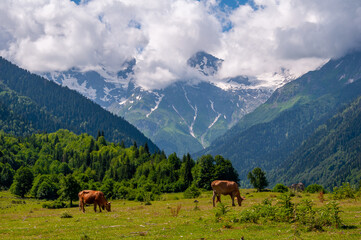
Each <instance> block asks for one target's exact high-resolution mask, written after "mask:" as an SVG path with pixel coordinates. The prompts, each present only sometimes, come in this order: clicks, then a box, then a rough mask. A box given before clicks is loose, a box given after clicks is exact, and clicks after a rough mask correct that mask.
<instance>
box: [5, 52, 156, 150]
mask: <svg viewBox="0 0 361 240" xmlns="http://www.w3.org/2000/svg"><path fill="white" fill-rule="evenodd" d="M0 111H1V112H2V113H3V114H1V117H0V129H3V130H4V131H6V132H9V133H13V134H16V135H24V134H30V133H33V132H35V131H41V132H53V131H56V130H57V129H60V128H65V129H69V130H71V131H73V132H75V133H77V134H80V133H88V134H90V135H92V136H97V134H98V132H99V131H100V132H104V136H105V137H106V139H107V140H108V141H112V142H121V141H124V143H125V145H127V146H130V145H132V144H133V142H134V141H136V142H137V143H138V144H140V145H144V144H145V143H148V146H149V148H150V150H151V151H152V152H154V151H157V150H159V149H158V148H157V146H156V145H155V144H153V143H152V142H151V141H150V140H149V139H148V138H146V137H145V136H144V135H143V134H142V133H141V132H140V131H139V130H138V129H137V128H135V127H134V126H133V125H131V124H129V123H128V122H127V121H125V120H124V119H123V118H121V117H118V116H115V115H114V114H112V113H110V112H108V111H106V110H104V109H103V108H101V107H100V106H99V105H97V104H95V103H94V102H92V101H90V100H89V99H87V98H85V97H83V96H81V95H80V94H79V93H77V92H75V91H73V90H70V89H68V88H66V87H61V86H59V85H57V84H56V83H54V82H50V81H48V80H46V79H44V78H42V77H40V76H38V75H35V74H31V73H29V72H28V71H26V70H23V69H21V68H19V67H17V66H15V65H14V64H12V63H10V62H8V61H7V60H5V59H3V58H0Z"/></svg>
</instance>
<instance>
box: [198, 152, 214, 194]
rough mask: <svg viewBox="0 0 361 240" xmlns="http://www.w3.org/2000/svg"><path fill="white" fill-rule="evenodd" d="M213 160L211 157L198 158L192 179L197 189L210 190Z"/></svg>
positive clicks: (212, 178)
mask: <svg viewBox="0 0 361 240" xmlns="http://www.w3.org/2000/svg"><path fill="white" fill-rule="evenodd" d="M213 162H214V159H213V157H212V156H211V155H204V156H202V157H200V158H199V159H198V161H197V163H196V165H195V166H194V168H193V179H194V182H195V184H196V186H197V187H199V188H203V189H206V190H211V183H212V181H213V180H214V177H213V172H214V165H213Z"/></svg>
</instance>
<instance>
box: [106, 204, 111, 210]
mask: <svg viewBox="0 0 361 240" xmlns="http://www.w3.org/2000/svg"><path fill="white" fill-rule="evenodd" d="M105 209H106V210H107V211H108V212H111V209H110V202H107V204H106V205H105Z"/></svg>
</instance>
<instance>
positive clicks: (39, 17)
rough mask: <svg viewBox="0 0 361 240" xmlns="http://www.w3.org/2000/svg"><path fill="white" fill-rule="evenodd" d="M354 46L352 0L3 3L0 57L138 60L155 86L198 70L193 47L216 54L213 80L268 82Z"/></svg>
mask: <svg viewBox="0 0 361 240" xmlns="http://www.w3.org/2000/svg"><path fill="white" fill-rule="evenodd" d="M360 47H361V1H359V0H318V1H315V0H250V1H245V0H239V1H231V0H152V1H149V0H80V1H78V0H77V1H75V0H74V1H70V0H31V1H30V0H26V1H25V0H1V1H0V55H1V56H2V57H4V58H6V59H8V60H10V61H12V62H14V63H16V64H17V65H19V66H21V67H23V68H26V69H28V70H30V71H32V72H35V73H42V72H52V71H65V70H68V69H70V68H73V67H76V68H79V69H81V70H83V71H86V70H94V69H95V70H96V69H100V68H105V69H106V70H107V71H110V72H112V71H113V72H116V71H118V70H120V69H121V66H122V64H123V63H124V62H125V61H127V60H129V59H132V58H135V59H136V60H137V67H136V69H135V76H134V77H135V80H136V82H137V83H138V84H139V85H141V86H143V87H144V88H147V89H155V88H163V87H166V86H168V85H169V84H171V83H173V82H176V81H178V80H180V79H185V78H186V79H193V78H196V74H197V73H195V72H194V71H193V70H192V69H190V68H189V67H188V66H187V64H186V63H187V60H188V59H189V58H190V57H191V56H192V55H193V54H195V53H196V52H198V51H206V52H208V53H210V54H212V55H214V56H216V57H218V58H221V59H223V60H224V61H223V64H222V67H221V69H220V70H219V72H218V74H217V76H214V77H213V78H214V79H216V80H217V79H218V80H219V81H222V79H224V78H227V77H234V76H238V75H245V76H255V77H257V78H259V79H263V80H266V81H268V82H269V84H273V83H275V82H276V81H277V80H279V78H280V77H279V75H278V74H280V73H287V74H289V75H291V76H300V75H301V74H303V73H306V72H307V71H310V70H313V69H315V68H317V67H319V66H320V65H321V64H323V63H325V62H326V61H327V60H328V59H330V58H337V57H341V56H343V55H344V54H347V53H348V52H351V51H354V50H360Z"/></svg>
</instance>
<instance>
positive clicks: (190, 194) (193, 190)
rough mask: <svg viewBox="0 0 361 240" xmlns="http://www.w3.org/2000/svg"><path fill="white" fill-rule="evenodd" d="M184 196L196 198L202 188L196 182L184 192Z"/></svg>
mask: <svg viewBox="0 0 361 240" xmlns="http://www.w3.org/2000/svg"><path fill="white" fill-rule="evenodd" d="M183 195H184V198H196V197H199V196H200V195H201V190H199V188H197V187H196V186H195V185H194V184H192V185H191V186H190V187H189V188H187V189H186V190H185V191H184V193H183Z"/></svg>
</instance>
